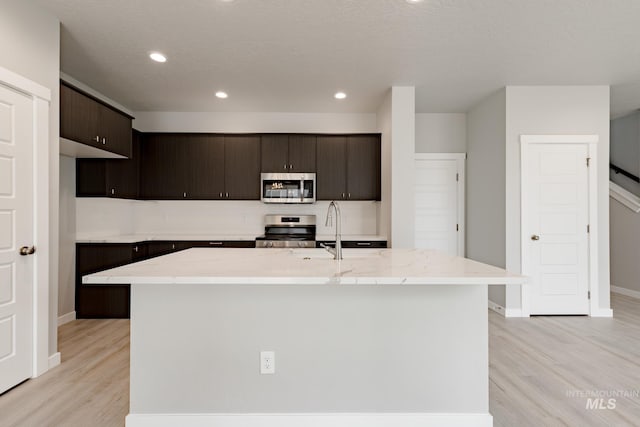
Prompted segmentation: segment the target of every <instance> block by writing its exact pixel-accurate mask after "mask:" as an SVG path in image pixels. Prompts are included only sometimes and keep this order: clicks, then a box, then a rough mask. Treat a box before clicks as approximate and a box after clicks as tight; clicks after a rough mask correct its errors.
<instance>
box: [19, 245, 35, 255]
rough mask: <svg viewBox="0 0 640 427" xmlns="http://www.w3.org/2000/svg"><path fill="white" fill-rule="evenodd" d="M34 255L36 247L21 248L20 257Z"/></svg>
mask: <svg viewBox="0 0 640 427" xmlns="http://www.w3.org/2000/svg"><path fill="white" fill-rule="evenodd" d="M34 253H36V247H35V246H23V247H21V248H20V255H22V256H27V255H33V254H34Z"/></svg>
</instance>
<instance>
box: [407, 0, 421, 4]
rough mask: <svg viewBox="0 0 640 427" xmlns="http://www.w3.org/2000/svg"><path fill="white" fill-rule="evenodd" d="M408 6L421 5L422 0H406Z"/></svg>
mask: <svg viewBox="0 0 640 427" xmlns="http://www.w3.org/2000/svg"><path fill="white" fill-rule="evenodd" d="M407 3H409V4H415V3H422V0H407Z"/></svg>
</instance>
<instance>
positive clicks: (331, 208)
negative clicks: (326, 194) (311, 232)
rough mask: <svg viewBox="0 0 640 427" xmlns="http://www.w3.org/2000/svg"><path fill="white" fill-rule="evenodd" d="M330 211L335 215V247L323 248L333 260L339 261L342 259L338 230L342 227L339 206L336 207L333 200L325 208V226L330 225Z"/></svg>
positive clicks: (340, 238) (339, 231)
mask: <svg viewBox="0 0 640 427" xmlns="http://www.w3.org/2000/svg"><path fill="white" fill-rule="evenodd" d="M332 211H335V213H336V247H335V248H330V247H328V246H324V248H325V249H326V250H327V251H329V253H331V254H332V255H333V259H337V260H340V259H342V234H341V229H340V227H341V225H342V224H341V222H342V218H341V215H340V206H338V203H337V202H336V201H335V200H332V201H331V203H329V207H328V208H327V218H326V220H325V225H327V226H330V225H332V222H333V215H332Z"/></svg>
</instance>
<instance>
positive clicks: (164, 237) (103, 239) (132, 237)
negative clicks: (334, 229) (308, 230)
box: [76, 233, 387, 243]
mask: <svg viewBox="0 0 640 427" xmlns="http://www.w3.org/2000/svg"><path fill="white" fill-rule="evenodd" d="M260 234H261V233H255V234H121V235H110V236H78V237H77V238H76V243H139V242H152V241H207V240H211V241H213V240H216V241H221V240H225V241H230V240H235V241H252V240H255V239H256V237H257V236H259V235H260ZM316 240H319V241H320V240H321V241H327V240H329V241H333V240H335V235H334V234H318V235H316ZM342 240H343V241H354V242H358V241H385V240H387V237H386V236H380V235H375V234H370V235H369V234H367V235H363V234H346V235H343V236H342Z"/></svg>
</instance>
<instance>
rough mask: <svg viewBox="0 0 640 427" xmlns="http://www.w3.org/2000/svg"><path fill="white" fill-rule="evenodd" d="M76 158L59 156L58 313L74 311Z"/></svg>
mask: <svg viewBox="0 0 640 427" xmlns="http://www.w3.org/2000/svg"><path fill="white" fill-rule="evenodd" d="M75 245H76V159H73V158H71V157H66V156H60V245H59V247H60V253H59V261H60V270H59V280H58V311H57V314H58V316H62V315H65V314H68V313H71V312H73V311H75V285H76V283H75V282H76V280H75V271H76V267H75V263H76V250H75V249H76V246H75Z"/></svg>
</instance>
